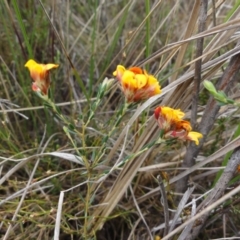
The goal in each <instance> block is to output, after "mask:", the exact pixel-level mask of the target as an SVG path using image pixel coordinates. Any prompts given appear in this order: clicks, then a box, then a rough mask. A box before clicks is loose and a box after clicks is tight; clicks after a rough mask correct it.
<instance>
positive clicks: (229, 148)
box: [138, 137, 240, 203]
mask: <svg viewBox="0 0 240 240" xmlns="http://www.w3.org/2000/svg"><path fill="white" fill-rule="evenodd" d="M238 146H240V137H238V138H236V139H234V140H233V141H231V142H230V143H228V144H226V145H225V146H224V147H222V148H221V149H219V150H218V151H216V152H215V153H214V154H212V155H211V156H209V157H207V158H206V159H204V160H203V161H201V162H199V163H196V164H195V165H194V166H192V167H191V168H188V169H187V170H185V171H184V172H182V173H180V174H178V175H177V176H175V177H173V178H172V179H170V181H169V184H172V183H175V182H178V181H179V180H180V179H182V178H183V177H185V176H187V175H189V174H190V173H192V172H194V171H197V170H198V169H199V168H200V167H202V166H204V165H206V164H208V163H211V162H213V161H215V160H216V159H218V158H220V157H222V156H224V155H225V154H227V153H228V152H230V151H232V150H233V149H235V148H236V147H238ZM158 192H159V188H155V189H154V190H151V191H150V192H148V193H147V194H145V195H143V196H142V197H140V198H138V203H141V202H143V201H144V200H145V199H146V198H150V197H153V196H154V195H155V194H157V193H158Z"/></svg>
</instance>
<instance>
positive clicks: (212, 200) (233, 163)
mask: <svg viewBox="0 0 240 240" xmlns="http://www.w3.org/2000/svg"><path fill="white" fill-rule="evenodd" d="M239 164H240V148H239V147H238V148H236V150H235V151H234V153H233V155H232V157H231V158H230V159H229V162H228V164H227V167H226V168H225V170H224V173H223V174H222V176H221V178H220V180H219V181H218V183H217V185H216V186H215V187H214V189H213V191H211V193H210V194H209V195H208V197H207V198H206V199H205V200H204V201H203V203H202V204H201V205H200V206H199V207H198V209H197V211H198V213H197V214H196V215H195V216H194V217H193V218H191V219H189V220H187V221H186V222H185V223H183V224H182V225H180V226H179V227H177V228H176V229H175V230H173V231H172V232H171V233H169V234H168V235H167V236H165V237H164V238H163V240H167V239H168V238H169V237H171V236H174V234H176V233H177V232H179V231H180V230H182V229H183V228H184V227H185V226H188V224H190V223H192V222H194V221H196V220H197V219H200V220H201V221H200V224H199V225H195V226H194V228H193V230H192V231H191V233H190V234H189V235H188V236H187V238H186V240H190V239H195V237H196V236H197V234H198V233H199V231H200V229H201V228H202V226H203V224H204V223H205V221H206V219H207V217H208V215H209V214H210V212H211V210H213V209H214V208H216V207H217V206H218V205H219V204H221V203H223V202H224V201H226V200H228V199H229V198H231V197H232V196H234V195H235V194H237V193H239V191H240V186H238V187H236V188H234V189H233V190H232V191H230V192H229V193H227V194H225V195H223V196H222V197H221V198H219V197H220V196H221V195H222V193H223V192H224V191H225V190H226V187H227V184H228V182H229V181H230V179H231V178H232V177H233V174H234V172H235V171H236V169H237V166H238V165H239Z"/></svg>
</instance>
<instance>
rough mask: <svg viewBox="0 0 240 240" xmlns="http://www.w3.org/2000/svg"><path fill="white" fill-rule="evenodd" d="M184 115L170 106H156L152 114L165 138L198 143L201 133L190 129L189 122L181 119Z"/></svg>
mask: <svg viewBox="0 0 240 240" xmlns="http://www.w3.org/2000/svg"><path fill="white" fill-rule="evenodd" d="M184 115H185V114H184V112H182V111H181V110H180V109H173V108H170V107H157V108H156V109H155V111H154V116H155V118H156V120H157V123H158V125H159V127H160V129H162V130H163V132H164V137H165V138H178V139H181V140H189V141H194V142H195V144H196V145H198V144H199V139H200V138H202V137H203V135H202V134H201V133H199V132H194V131H192V127H191V124H190V122H189V121H186V120H183V117H184Z"/></svg>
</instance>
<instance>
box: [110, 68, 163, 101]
mask: <svg viewBox="0 0 240 240" xmlns="http://www.w3.org/2000/svg"><path fill="white" fill-rule="evenodd" d="M113 75H114V76H115V77H116V78H117V80H118V81H119V83H120V86H121V89H122V91H123V93H124V95H125V97H126V99H127V102H138V101H141V100H146V99H148V98H150V97H152V96H154V95H156V94H159V93H161V88H160V85H159V83H158V80H157V79H156V78H155V77H154V76H153V75H149V74H148V73H147V72H146V71H145V70H142V69H141V68H139V67H131V68H128V69H125V67H124V66H122V65H118V66H117V69H116V71H115V72H114V73H113Z"/></svg>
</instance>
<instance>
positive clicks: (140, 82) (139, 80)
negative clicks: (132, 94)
mask: <svg viewBox="0 0 240 240" xmlns="http://www.w3.org/2000/svg"><path fill="white" fill-rule="evenodd" d="M135 78H136V84H137V88H138V89H141V88H143V87H144V86H145V85H146V84H147V77H146V76H145V75H143V74H136V76H135Z"/></svg>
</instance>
